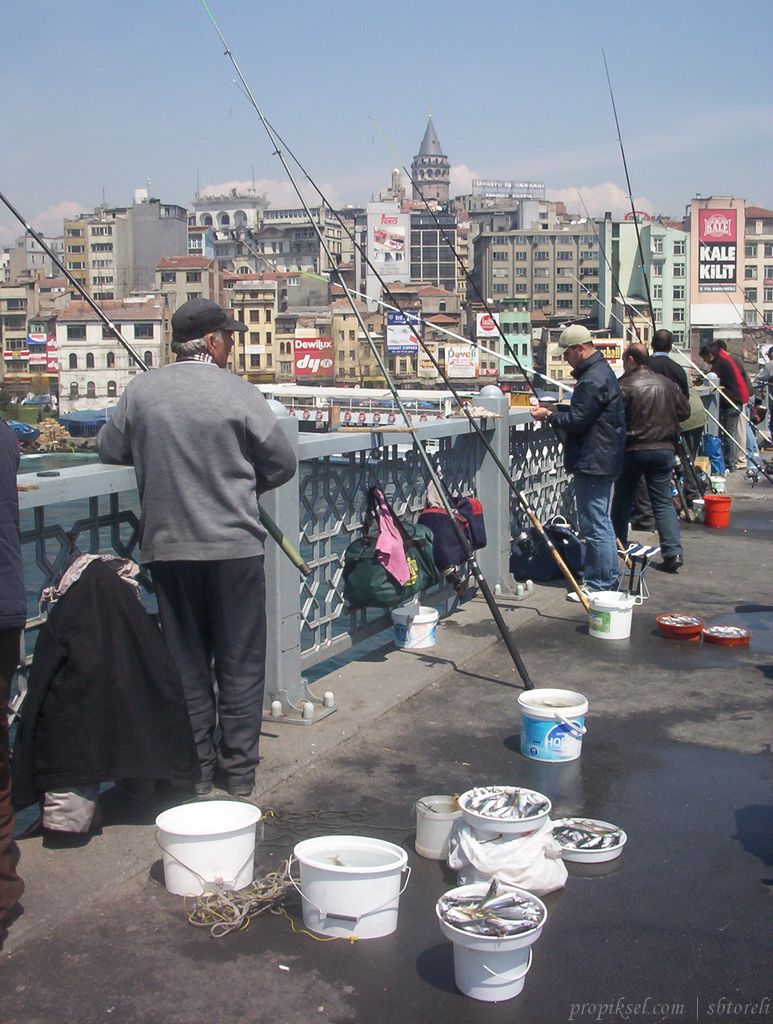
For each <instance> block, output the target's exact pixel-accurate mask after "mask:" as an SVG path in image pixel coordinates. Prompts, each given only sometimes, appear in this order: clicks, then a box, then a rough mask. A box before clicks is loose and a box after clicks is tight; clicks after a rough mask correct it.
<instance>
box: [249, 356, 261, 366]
mask: <svg viewBox="0 0 773 1024" xmlns="http://www.w3.org/2000/svg"><path fill="white" fill-rule="evenodd" d="M259 366H260V356H259V355H254V354H252V355H250V367H251V368H252V369H255V368H256V367H259Z"/></svg>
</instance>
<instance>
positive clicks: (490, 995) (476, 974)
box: [435, 881, 547, 1002]
mask: <svg viewBox="0 0 773 1024" xmlns="http://www.w3.org/2000/svg"><path fill="white" fill-rule="evenodd" d="M489 884H490V883H489V882H488V881H486V882H483V883H480V882H477V883H474V884H473V885H462V886H459V887H458V888H456V889H452V890H451V892H453V893H454V894H455V895H457V896H464V895H473V896H481V897H482V896H484V895H485V893H486V891H487V890H488V887H489ZM508 888H511V889H512V890H513V891H514V892H517V893H519V894H520V895H523V896H529V897H531V899H534V900H536V901H537V902H538V903H540V904H541V906H542V908H543V911H544V916H543V919H542V923H541V924H540V926H539V927H538V928H534V929H532V931H530V932H525V933H523V934H522V935H513V936H510V937H504V938H499V937H497V936H495V935H476V934H474V933H473V932H466V931H464V929H462V928H455V927H454V926H453V925H451V924H448V923H447V922H446V921H444V920H443V918H442V917H441V916H440V912H439V910H438V908H437V905H436V907H435V913H436V914H437V918H438V922H439V923H440V930H441V931H442V932H443V934H444V935H445V937H446V938H447V939H450V940H451V942H453V944H454V977H455V980H456V987H457V988H458V989H459V991H460V992H463V993H464V994H465V995H466V996H471V997H472V998H473V999H480V1000H483V1001H484V1002H500V1001H501V1000H503V999H512V998H513V997H514V996H517V995H518V994H519V992H520V991H521V990H522V989H523V986H524V982H525V979H526V974H527V972H528V970H529V968H530V967H531V948H530V947H531V946H532V945H533V943H535V942H536V941H537V939H538V938H539V937H540V935H541V934H542V929H543V928H544V926H545V921H546V920H547V909H546V908H545V905H544V903H542V901H541V900H538V899H537V897H536V896H534V895H533V894H532V893H530V892H527V891H526V890H525V889H519V888H518V887H516V886H509V887H508Z"/></svg>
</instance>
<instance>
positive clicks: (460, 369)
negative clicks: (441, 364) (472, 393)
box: [446, 344, 478, 380]
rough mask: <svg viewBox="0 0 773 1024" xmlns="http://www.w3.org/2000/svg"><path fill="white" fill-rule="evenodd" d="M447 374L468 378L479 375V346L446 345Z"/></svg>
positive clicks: (458, 377)
mask: <svg viewBox="0 0 773 1024" xmlns="http://www.w3.org/2000/svg"><path fill="white" fill-rule="evenodd" d="M446 375H447V376H448V377H450V378H455V379H457V380H459V379H462V378H464V379H466V378H469V377H477V376H478V348H477V346H476V345H472V344H470V345H446Z"/></svg>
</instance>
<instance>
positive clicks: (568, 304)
mask: <svg viewBox="0 0 773 1024" xmlns="http://www.w3.org/2000/svg"><path fill="white" fill-rule="evenodd" d="M572 306H574V303H573V302H572V300H571V299H559V300H558V302H557V303H556V309H571V308H572Z"/></svg>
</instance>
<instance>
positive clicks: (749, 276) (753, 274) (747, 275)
mask: <svg viewBox="0 0 773 1024" xmlns="http://www.w3.org/2000/svg"><path fill="white" fill-rule="evenodd" d="M743 276H744V280H745V281H756V280H757V268H756V267H755V266H754V265H753V264H752V265H747V266H746V267H745V268H744V275H743Z"/></svg>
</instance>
